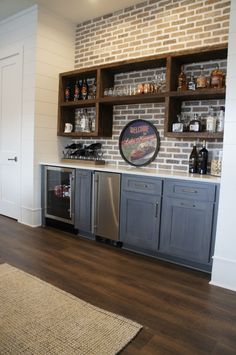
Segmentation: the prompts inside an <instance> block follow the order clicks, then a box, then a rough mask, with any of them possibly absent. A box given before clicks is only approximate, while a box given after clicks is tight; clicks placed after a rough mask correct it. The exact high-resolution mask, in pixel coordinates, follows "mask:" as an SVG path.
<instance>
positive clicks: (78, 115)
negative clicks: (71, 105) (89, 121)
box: [75, 108, 82, 132]
mask: <svg viewBox="0 0 236 355" xmlns="http://www.w3.org/2000/svg"><path fill="white" fill-rule="evenodd" d="M81 131H82V129H81V110H80V109H79V108H77V109H76V110H75V132H81Z"/></svg>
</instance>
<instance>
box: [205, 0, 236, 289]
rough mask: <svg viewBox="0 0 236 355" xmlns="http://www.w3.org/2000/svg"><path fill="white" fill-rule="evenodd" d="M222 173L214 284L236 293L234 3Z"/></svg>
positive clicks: (230, 35) (235, 70)
mask: <svg viewBox="0 0 236 355" xmlns="http://www.w3.org/2000/svg"><path fill="white" fill-rule="evenodd" d="M229 32H230V33H229V52H228V69H227V88H226V112H225V133H224V149H223V171H222V178H221V192H220V204H219V213H218V222H217V234H216V246H215V255H214V258H213V271H212V280H211V284H213V285H217V286H221V287H225V288H229V289H231V290H235V291H236V221H235V218H236V213H235V211H236V159H235V157H236V138H235V136H236V46H235V39H236V1H235V0H233V1H232V2H231V17H230V30H229Z"/></svg>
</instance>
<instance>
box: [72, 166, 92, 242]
mask: <svg viewBox="0 0 236 355" xmlns="http://www.w3.org/2000/svg"><path fill="white" fill-rule="evenodd" d="M91 211H92V172H91V171H89V170H84V169H76V178H75V228H76V229H78V231H79V234H80V235H83V236H85V237H88V238H93V235H92V231H91Z"/></svg>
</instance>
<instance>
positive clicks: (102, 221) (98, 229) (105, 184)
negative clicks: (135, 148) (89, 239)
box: [93, 172, 120, 241]
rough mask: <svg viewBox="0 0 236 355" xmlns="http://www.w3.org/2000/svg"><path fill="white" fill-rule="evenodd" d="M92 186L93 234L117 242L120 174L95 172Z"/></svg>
mask: <svg viewBox="0 0 236 355" xmlns="http://www.w3.org/2000/svg"><path fill="white" fill-rule="evenodd" d="M93 185H94V186H93V232H94V234H95V235H97V236H100V237H103V238H107V239H111V240H115V241H118V240H119V212H120V174H116V173H107V172H95V173H94V180H93Z"/></svg>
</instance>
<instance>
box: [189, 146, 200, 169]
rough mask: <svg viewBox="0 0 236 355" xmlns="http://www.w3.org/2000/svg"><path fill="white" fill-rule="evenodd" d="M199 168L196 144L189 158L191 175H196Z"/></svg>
mask: <svg viewBox="0 0 236 355" xmlns="http://www.w3.org/2000/svg"><path fill="white" fill-rule="evenodd" d="M197 167H198V153H197V146H196V142H194V143H193V149H192V151H191V154H190V156H189V173H191V174H195V173H196V172H197Z"/></svg>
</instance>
